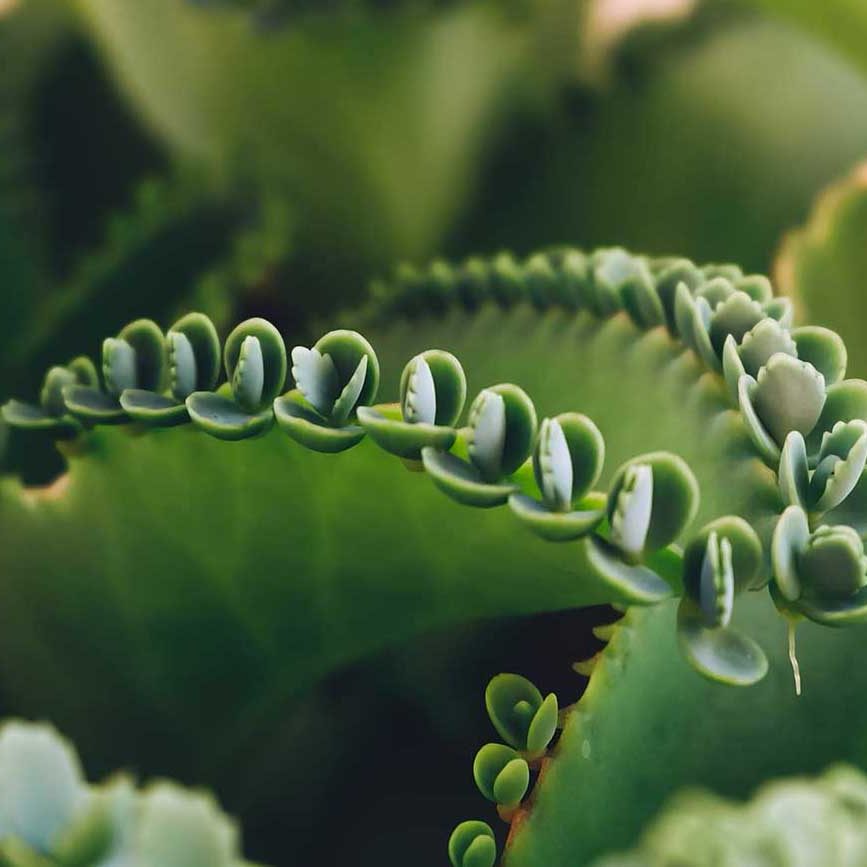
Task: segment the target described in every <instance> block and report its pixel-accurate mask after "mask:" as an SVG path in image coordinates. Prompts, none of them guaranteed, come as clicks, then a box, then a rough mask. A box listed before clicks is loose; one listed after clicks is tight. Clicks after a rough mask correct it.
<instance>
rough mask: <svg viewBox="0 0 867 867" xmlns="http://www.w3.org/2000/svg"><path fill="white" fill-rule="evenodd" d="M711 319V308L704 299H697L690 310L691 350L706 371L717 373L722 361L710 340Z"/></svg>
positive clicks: (720, 368)
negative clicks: (704, 366) (694, 352)
mask: <svg viewBox="0 0 867 867" xmlns="http://www.w3.org/2000/svg"><path fill="white" fill-rule="evenodd" d="M712 317H713V312H712V311H711V306H710V304H709V303H708V301H707V299H706V298H702V297H697V298H696V299H695V304H694V305H693V308H692V339H693V349H694V350H695V351H696V353H697V354H698V357H699V358H700V359H701V360H702V361H703V362H704V363H705V365H706V366H707V367H708V369H710V370H713V371H715V372H717V373H719V372H720V371H721V370H722V361H721V359H720V356H719V355H718V354H717V351H716V349H714V346H713V343H711V339H710V331H709V328H710V322H711V319H712Z"/></svg>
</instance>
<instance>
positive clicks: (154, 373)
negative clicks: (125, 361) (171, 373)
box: [103, 319, 167, 393]
mask: <svg viewBox="0 0 867 867" xmlns="http://www.w3.org/2000/svg"><path fill="white" fill-rule="evenodd" d="M117 337H118V340H121V341H123V342H125V343H127V344H129V346H131V347H132V349H133V352H134V353H135V356H134V358H135V373H134V377H133V382H132V383H131V384H130V385H127V386H125V388H143V389H145V390H147V391H156V392H161V391H162V390H163V389H164V388H165V385H166V371H167V359H166V349H165V340H164V338H163V333H162V331H161V330H160V327H159V326H158V325H157V324H156V322H153V321H152V320H150V319H137V320H135V322H130V324H129V325H127V326H125V327H124V328H123V329H121V331H120V333H119V334H118V335H117ZM103 374H104V375H105V378H106V388H107V389H108V390H111V389H110V388H109V382H108V372H107V370H106V359H105V357H104V356H103ZM121 390H122V389H121ZM116 393H117V392H116Z"/></svg>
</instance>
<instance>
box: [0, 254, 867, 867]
mask: <svg viewBox="0 0 867 867" xmlns="http://www.w3.org/2000/svg"><path fill="white" fill-rule="evenodd" d="M398 283H399V286H398V290H397V291H396V292H395V291H391V292H390V293H388V294H387V295H385V296H383V295H382V294H381V293H374V298H373V300H372V302H371V307H370V308H368V309H367V310H366V311H361V312H358V313H357V315H358V316H360V317H361V318H362V319H365V318H366V319H367V320H368V321H370V320H377V319H384V320H386V321H387V320H388V319H389V318H390V317H391V318H394V317H396V316H404V315H409V316H412V315H413V314H414V313H415V312H417V311H424V310H431V309H447V308H448V307H449V306H450V305H452V304H454V303H455V302H457V303H458V304H460V305H462V306H465V307H468V308H478V307H481V306H482V305H483V304H485V303H486V302H491V301H493V302H495V303H497V304H499V305H501V306H504V307H510V306H514V305H516V304H520V303H523V302H527V301H529V302H531V303H532V304H533V305H535V306H536V307H539V308H546V307H550V306H557V307H560V308H565V309H567V310H575V311H578V310H583V311H587V312H588V313H590V314H592V316H593V317H595V318H596V319H598V320H607V319H611V318H613V317H615V316H618V315H619V316H620V317H621V318H622V314H625V315H626V316H627V317H628V318H629V319H630V320H631V321H632V322H633V323H634V324H635V325H636V326H637V327H638V328H639V329H641V330H643V331H648V332H649V331H654V330H656V331H657V333H658V334H660V335H661V333H662V332H661V330H660V329H661V328H664V329H665V330H666V331H667V332H668V334H669V335H670V337H671V338H677V339H680V340H681V341H682V343H683V344H685V346H686V347H687V348H689V349H690V350H692V351H693V352H694V354H695V355H696V356H697V357H698V358H699V359H700V360H701V361H702V362H703V363H704V365H705V366H706V368H707V369H708V370H707V375H709V376H710V377H711V379H713V378H717V381H718V383H719V389H720V392H721V393H722V394H726V393H727V394H728V395H729V397H730V399H731V402H732V406H733V407H734V408H735V409H736V411H737V413H738V415H737V418H738V419H739V422H738V424H739V425H740V430H741V431H743V433H744V438H745V439H746V438H749V440H750V441H751V442H752V443H753V448H754V450H755V451H754V453H755V455H756V456H757V457H758V458H759V459H760V460H761V461H762V462H764V463H765V464H766V465H767V467H768V468H769V469H770V470H773V471H774V472H775V474H776V478H777V481H778V485H777V487H778V489H779V494H778V496H779V503H780V506H781V507H784V506H785V505H786V504H791V505H790V506H789V509H788V510H787V511H786V512H784V514H783V519H782V520H780V521H779V522H777V523H776V530H775V532H774V533H773V534H771V533H769V532H767V531H766V528H762V527H760V528H758V529H759V532H758V533H757V532H756V529H754V528H753V527H751V526H750V524H749V523H747V522H746V521H745V520H743V518H740V517H734V516H730V517H722V518H717V519H715V520H713V521H711V522H709V523H708V524H706V525H705V526H704V528H703V529H701V530H700V531H699V532H698V533H695V534H693V536H692V537H691V538H690V539H689V541H688V543H687V545H686V547H685V549H684V550H683V552H682V553H681V551H680V550H679V549H677V548H675V547H674V546H673V543H674V542H675V541H676V539H678V538H679V537H680V535H681V534H682V533H683V531H684V530H685V529H686V528H687V526H688V525H689V524H690V523H691V522H692V520H693V518H694V516H695V513H696V509H697V505H698V484H697V482H696V479H695V477H694V476H693V473H692V471H691V470H690V469H689V467H688V466H687V465H686V463H685V462H684V461H683V460H682V459H681V458H679V457H678V456H676V455H673V454H670V453H666V452H651V453H647V454H643V455H640V456H638V457H636V458H633V459H631V460H628V461H626V462H625V463H624V464H623V465H622V466H621V467H620V469H619V470H618V471H617V472H616V473H614V475H613V477H612V479H611V481H610V483H609V485H608V492H607V494H602V493H599V492H595V491H594V490H593V487H594V485H595V484H596V482H597V481H598V479H599V478H600V474H601V472H602V467H603V463H604V454H605V443H604V440H603V438H602V435H601V433H600V431H599V429H598V428H597V426H596V425H595V423H594V422H593V421H591V420H590V419H589V418H588V417H587V416H584V415H579V414H577V413H564V414H560V415H556V416H552V417H550V418H546V419H544V420H543V421H542V422H541V424H539V423H538V419H537V415H536V410H535V407H534V404H533V402H532V400H531V399H530V398H529V396H528V395H527V394H526V393H525V392H524V391H523V389H521V388H519V387H518V386H516V385H513V384H510V383H504V384H499V385H494V386H490V387H488V388H485V389H483V390H482V391H481V392H480V393H479V394H478V396H477V397H476V398H475V400H474V401H473V402H472V403H471V405H470V409H469V412H468V414H467V416H466V419H467V420H466V424H465V425H464V426H463V427H460V426H459V423H460V419H461V418H462V415H463V408H464V403H465V398H466V391H467V388H466V377H465V375H464V372H463V368H462V366H461V364H460V362H459V361H458V360H457V358H456V357H455V356H454V355H453V354H451V353H449V352H446V351H444V350H438V349H437V350H427V351H424V352H422V353H420V354H418V355H416V356H414V357H413V358H412V359H411V360H410V361H409V362H408V364H407V365H406V367H405V369H404V372H403V375H402V377H401V383H400V400H399V402H397V403H394V404H376V403H375V402H374V401H375V400H376V394H377V390H378V384H379V375H380V371H379V361H378V359H377V355H376V353H375V352H374V350H373V347H372V346H371V344H370V343H369V342H368V341H367V340H366V339H365V338H363V337H362V336H361V335H360V334H358V333H357V332H354V331H349V330H342V331H335V332H330V333H329V334H326V335H325V336H324V337H323V338H321V339H320V340H319V341H317V342H316V343H315V344H313V346H311V347H309V348H308V347H295V348H294V349H293V350H292V352H291V361H292V376H293V379H294V386H295V387H294V388H292V389H290V390H289V391H288V392H285V393H283V390H284V388H285V380H286V376H287V370H288V367H289V363H288V358H287V352H286V349H285V345H284V343H283V339H282V337H281V336H280V334H279V333H278V332H277V330H276V329H275V328H274V327H273V326H271V325H270V324H269V323H267V322H265V321H264V320H261V319H253V320H248V321H246V322H244V323H242V324H241V325H239V326H238V327H237V328H236V329H235V330H234V331H232V333H231V334H230V335H229V336H228V338H227V339H226V341H225V345H224V347H223V349H222V353H221V349H220V344H219V340H218V338H217V334H216V329H214V327H213V325H212V324H211V323H210V322H209V321H208V320H207V319H206V318H205V317H203V316H201V315H200V314H190V315H188V316H186V317H184V318H183V319H181V320H180V321H179V322H177V323H175V325H173V326H172V327H171V328H170V329H169V331H168V332H167V333H166V334H165V335H164V334H162V332H161V331H160V329H159V328H158V326H156V324H155V323H153V322H150V321H147V320H139V321H137V322H135V323H132V324H131V325H129V326H127V327H126V328H124V329H123V330H122V331H121V332H119V334H118V335H117V337H115V338H110V339H109V340H107V341H106V343H105V346H104V352H103V382H104V386H103V388H102V389H100V388H99V387H97V385H96V378H95V377H94V376H93V375H92V372H91V371H90V370H86V371H85V367H86V365H83V363H82V362H80V361H76V362H75V364H74V365H71V366H70V368H69V369H67V370H65V372H64V373H63V374H61V373H59V372H57V370H55V372H53V373H51V372H50V373H49V376H48V377H47V378H46V387H45V388H44V390H43V399H42V401H41V405H40V406H39V407H26V406H25V405H23V404H21V403H18V402H10V403H9V404H7V405H6V407H5V408H4V416H5V418H6V419H7V421H8V422H9V423H10V424H12V425H15V426H18V427H47V428H50V429H52V430H53V431H54V432H55V433H57V434H59V435H60V434H64V433H65V434H67V435H68V434H69V433H71V432H76V431H79V430H81V429H83V428H86V427H88V426H90V425H92V424H103V423H107V422H115V423H116V422H128V421H135V422H137V423H139V424H143V425H148V426H152V427H158V426H174V425H179V424H185V423H188V422H192V423H193V424H195V425H196V426H197V427H199V428H201V429H202V430H204V431H206V432H207V433H209V434H211V435H212V436H215V437H218V438H220V439H226V440H238V439H246V438H250V437H254V436H258V435H261V434H263V433H264V432H265V431H267V430H268V429H269V428H270V427H272V426H273V424H274V422H275V421H276V422H277V424H278V425H279V427H280V428H281V429H283V430H284V431H285V432H286V433H287V434H288V435H289V436H290V437H291V438H292V439H293V440H295V441H296V442H298V443H300V444H301V445H303V446H305V447H306V448H309V449H313V450H315V451H319V452H326V453H336V452H342V451H346V450H348V449H350V448H352V447H354V446H356V445H358V444H359V443H360V442H361V441H362V440H363V439H364V438H365V437H366V436H367V435H369V436H370V439H371V440H373V441H374V442H375V443H376V444H377V445H379V446H380V447H381V448H382V449H384V450H385V451H387V452H390V453H392V454H394V455H396V456H398V457H399V458H400V459H401V460H402V461H404V462H405V463H406V464H407V465H408V466H409V467H410V468H411V469H413V470H422V469H423V470H425V471H426V472H427V474H428V475H429V476H430V477H431V479H432V480H433V481H434V483H435V484H436V486H437V487H438V488H440V489H441V490H443V491H444V492H445V493H446V494H447V495H448V496H449V497H451V498H452V499H454V500H456V501H458V502H460V503H462V504H465V505H470V506H473V507H476V508H493V507H498V506H503V505H506V504H508V506H509V509H510V511H511V513H512V514H513V515H514V516H515V517H516V518H517V520H518V521H519V522H520V523H521V524H523V525H524V526H526V527H527V528H528V530H529V531H530V532H532V533H534V534H535V535H537V536H539V537H541V538H542V539H545V540H548V541H552V542H566V541H572V540H577V546H576V549H575V550H576V556H575V562H576V567H577V568H576V571H577V572H578V575H577V576H576V581H584V582H593V583H595V584H597V585H598V586H600V587H604V588H605V589H606V593H607V595H608V597H609V598H610V599H611V601H614V602H617V603H620V604H634V605H648V604H651V603H655V602H658V601H660V600H662V599H665V598H668V597H669V596H671V595H673V594H675V593H678V592H681V590H682V599H681V602H680V606H679V617H678V632H679V637H680V643H681V647H682V649H683V650H684V653H685V655H686V657H687V658H688V659H689V661H690V662H691V663H692V664H693V666H694V667H695V668H696V669H697V670H699V671H700V672H701V673H703V674H705V675H707V676H709V677H711V678H713V679H715V680H718V681H722V682H725V683H732V684H740V685H746V684H750V683H754V682H756V681H757V680H759V679H760V678H761V677H762V676H763V675H764V673H765V672H766V670H767V662H766V659H765V656H764V653H763V651H762V650H761V649H760V648H759V647H758V645H756V644H755V643H754V642H753V641H752V640H751V639H749V638H747V637H746V636H745V635H743V634H742V633H740V632H739V631H737V630H736V629H735V628H734V627H733V626H732V624H731V619H732V611H733V603H734V599H735V597H736V596H737V594H738V593H741V592H745V591H747V590H759V589H762V588H764V587H767V586H769V585H770V588H771V593H772V596H773V597H774V599H775V601H776V602H777V603H778V605H779V606H780V607H781V608H782V609H783V611H784V613H785V614H786V616H787V617H792V616H795V615H797V616H807V617H811V618H812V619H815V620H817V621H818V622H823V623H835V624H840V623H849V622H858V621H860V620H862V619H863V618H864V616H865V603H864V598H863V586H864V584H865V570H864V559H863V557H864V555H863V545H862V542H861V538H860V535H859V527H862V526H863V514H864V508H863V506H862V504H863V502H864V490H865V485H864V483H863V477H864V464H865V460H867V436H865V431H867V424H865V422H867V384H865V383H864V382H861V381H858V380H845V379H844V375H845V366H846V351H845V347H844V346H843V344H842V341H841V340H840V339H839V337H838V336H837V335H836V334H834V333H833V332H831V331H828V330H827V329H823V328H815V327H804V328H792V327H791V310H790V306H789V304H788V302H787V301H786V300H785V299H777V298H774V297H773V296H772V292H771V288H770V284H769V283H768V281H767V280H766V279H765V278H763V277H758V276H751V275H746V276H745V275H743V274H742V273H741V272H740V270H739V269H737V268H736V267H735V266H729V265H711V266H704V267H699V266H696V265H695V264H693V263H691V262H689V261H687V260H683V259H670V258H667V259H650V258H646V257H641V256H632V255H630V254H628V253H626V252H625V251H623V250H621V249H606V250H600V251H596V252H595V253H590V254H585V253H583V252H581V251H578V250H574V249H568V250H562V249H561V250H554V251H548V252H544V253H540V254H536V255H534V256H531V257H530V258H529V259H528V260H526V261H524V262H521V261H518V260H516V259H514V258H513V257H511V256H509V255H508V254H501V255H499V256H497V257H495V258H493V259H491V260H482V259H473V260H469V261H468V262H466V263H464V264H462V265H460V266H456V267H452V266H448V265H446V264H445V263H435V265H434V266H432V267H431V268H430V269H428V270H427V271H421V272H419V271H414V270H411V269H404V270H403V271H402V272H401V274H400V277H399V280H398ZM221 354H222V358H223V365H224V367H225V371H226V376H227V381H226V382H225V383H224V384H223V385H221V386H219V387H217V381H218V377H219V367H220V356H221ZM82 371H84V373H82ZM765 472H767V470H766V471H765ZM820 522H823V523H820ZM772 536H773V538H772ZM763 549H764V550H763ZM769 559H770V561H771V563H772V566H773V573H771V571H770V570H769V569H768V560H769ZM522 701H523V700H522ZM518 703H519V704H520V703H521V702H518ZM528 704H529V707H531V708H532V707H533V702H528ZM522 708H523V705H522ZM522 712H523V711H522ZM500 746H501V747H502V749H500ZM500 746H498V747H497V749H496V751H494V750H488V751H487V753H485V755H484V756H483V758H482V759H481V760H480V765H479V767H480V775H479V779H480V780H481V783H480V785H483V791H484V792H485V793H486V794H489V796H490V795H493V796H494V799H495V800H499V799H500V798H502V799H503V800H502V801H501V802H500V803H501V805H502V806H503V807H504V808H505V810H506V812H507V814H508V811H511V810H514V808H515V806H516V800H517V803H520V802H521V800H522V798H523V797H524V795H525V793H526V788H527V786H523V791H521V792H518V789H521V788H522V786H521V785H519V784H520V783H522V781H523V779H524V767H523V765H522V764H521V761H522V760H523V761H525V762H527V771H528V773H527V785H528V784H529V761H528V760H527V759H526V758H525V757H521V756H517V757H516V756H513V755H512V753H508V754H507V753H506V752H504V750H509V749H510V750H516V749H517V748H516V747H515V746H509V745H500ZM518 751H519V752H520V750H518ZM500 765H501V766H500ZM482 772H483V773H482ZM498 781H499V782H498ZM516 795H517V799H516ZM473 827H474V828H475V831H472V829H471V831H472V833H471V831H466V830H465V831H463V832H462V834H461V835H459V836H458V838H456V839H458V841H459V842H458V843H455V846H457V849H456V850H455V851H458V850H460V849H461V846H463V844H464V842H466V848H467V850H468V851H469V848H470V847H473V846H475V847H476V849H480V850H482V854H480V855H479V856H478V857H479V858H483V857H485V858H486V857H487V852H488V850H489V846H488V844H487V843H485V842H484V841H483V842H481V843H475V842H474V841H475V840H476V839H477V838H478V839H481V838H482V837H487V836H488V835H487V833H486V832H482V831H479V829H478V828H477V827H476V826H473ZM476 832H478V833H476ZM470 838H472V839H470ZM467 840H469V842H467ZM461 841H463V842H461ZM473 851H475V849H474V850H473ZM453 857H457V856H453ZM461 858H464V855H461ZM464 860H465V858H464ZM461 863H462V862H461ZM467 863H468V864H471V863H473V862H467ZM480 863H484V861H481V862H480ZM462 867H464V865H463V863H462Z"/></svg>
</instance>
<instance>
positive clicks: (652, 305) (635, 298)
mask: <svg viewBox="0 0 867 867" xmlns="http://www.w3.org/2000/svg"><path fill="white" fill-rule="evenodd" d="M620 299H621V302H622V304H623V308H624V310H626V312H627V314H628V315H629V318H630V319H632V321H633V322H634V323H635V324H636V325H637V326H638V327H639V328H655V327H656V326H657V325H661V324H662V323H663V322H664V321H665V310H664V309H663V306H662V299H661V298H660V297H659V295H658V294H657V291H656V287H655V286H654V283H653V276H652V275H651V273H650V269H649V268H648V267H647V265H646V264H645V263H644V262H636V266H635V270H634V272H633V274H632V275H631V276H629V277H628V278H627V279H626V280H625V281H624V282H623V284H622V285H621V288H620Z"/></svg>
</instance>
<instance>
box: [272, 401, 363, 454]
mask: <svg viewBox="0 0 867 867" xmlns="http://www.w3.org/2000/svg"><path fill="white" fill-rule="evenodd" d="M274 417H275V419H276V420H277V424H278V425H279V426H280V428H281V429H282V430H284V431H285V432H286V433H287V434H289V436H290V437H292V439H293V440H295V442H297V443H300V444H301V445H302V446H304V447H305V448H308V449H312V450H313V451H316V452H325V453H328V454H336V453H337V452H342V451H346V449H351V448H352V447H353V446H356V445H358V443H360V442H361V441H362V440H363V439H364V434H365V428H363V427H361V426H360V425H345V426H344V427H330V426H328V424H327V423H326V421H325V419H324V418H323V417H322V416H321V415H319V413H317V412H316V411H315V410H314V409H312V408H311V407H310V406H309V404H308V403H307V401H306V400H305V398H304V395H302V394H301V392H300V391H298V390H297V389H293V390H292V391H288V392H286V394H284V395H283V396H282V397H278V398H277V399H276V400H275V401H274Z"/></svg>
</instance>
